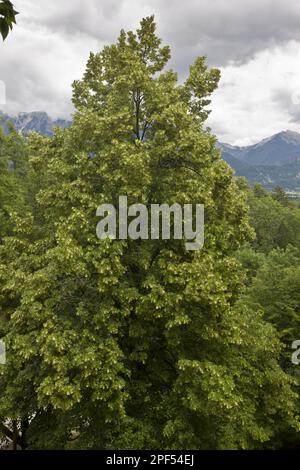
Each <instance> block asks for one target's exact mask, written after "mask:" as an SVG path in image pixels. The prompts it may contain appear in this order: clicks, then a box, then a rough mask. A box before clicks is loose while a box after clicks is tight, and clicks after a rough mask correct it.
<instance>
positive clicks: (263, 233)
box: [248, 185, 300, 253]
mask: <svg viewBox="0 0 300 470" xmlns="http://www.w3.org/2000/svg"><path fill="white" fill-rule="evenodd" d="M248 201H249V205H250V220H251V225H252V227H253V228H254V229H255V232H256V239H255V242H254V247H255V249H257V250H258V251H262V252H264V253H268V252H269V251H271V250H272V249H273V248H277V247H278V248H286V247H287V246H288V245H289V244H292V245H293V246H296V247H298V248H300V211H299V209H298V208H297V207H295V206H294V205H292V204H289V203H288V201H287V200H286V196H285V194H284V193H281V192H280V194H279V192H278V191H277V192H275V193H273V194H271V195H270V194H269V193H267V192H266V191H264V190H263V188H262V187H260V186H259V185H257V186H256V187H255V188H254V191H253V193H252V192H250V193H249V198H248Z"/></svg>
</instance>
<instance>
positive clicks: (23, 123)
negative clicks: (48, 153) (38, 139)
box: [0, 111, 71, 136]
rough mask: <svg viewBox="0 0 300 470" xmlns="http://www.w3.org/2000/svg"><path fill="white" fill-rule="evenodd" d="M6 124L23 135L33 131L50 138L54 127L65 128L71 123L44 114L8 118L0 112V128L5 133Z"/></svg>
mask: <svg viewBox="0 0 300 470" xmlns="http://www.w3.org/2000/svg"><path fill="white" fill-rule="evenodd" d="M8 122H11V123H12V124H13V125H14V127H15V128H16V130H17V131H18V132H20V133H21V134H23V135H27V134H28V133H29V132H32V131H35V132H39V133H40V134H43V135H48V136H51V135H52V134H53V128H54V127H61V128H63V129H64V128H66V127H69V126H70V124H71V122H70V121H67V120H65V119H56V120H53V119H51V118H50V117H49V116H48V114H47V113H45V112H39V111H37V112H32V113H19V114H18V115H17V116H15V117H13V116H8V115H7V114H3V113H2V112H1V111H0V127H2V129H4V131H5V132H7V130H8Z"/></svg>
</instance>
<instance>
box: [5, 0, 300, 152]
mask: <svg viewBox="0 0 300 470" xmlns="http://www.w3.org/2000/svg"><path fill="white" fill-rule="evenodd" d="M14 3H15V7H16V9H17V10H18V11H19V12H20V15H19V16H18V25H17V26H16V27H15V28H14V30H13V33H12V34H11V35H10V36H9V37H8V38H7V40H6V41H5V43H4V44H0V48H1V50H0V57H1V68H0V80H2V81H3V82H4V83H5V84H6V104H5V105H1V109H2V110H3V111H4V112H7V113H10V114H16V113H18V112H21V111H46V112H47V113H48V114H50V115H51V116H52V117H55V118H56V117H63V118H68V117H70V114H71V113H72V104H71V83H72V82H73V80H74V79H77V78H81V76H82V74H83V72H84V68H85V63H86V60H87V58H88V55H89V52H90V51H91V50H92V51H97V50H100V49H101V48H102V47H103V45H105V44H108V43H111V42H113V41H115V39H116V37H117V35H118V33H119V30H120V29H121V28H124V29H126V30H129V29H136V27H137V26H138V23H139V20H140V19H141V18H142V17H144V16H148V15H150V14H153V13H154V14H155V16H156V21H157V23H158V33H159V35H160V36H161V37H162V38H163V40H164V42H165V43H166V44H169V45H170V46H171V48H172V61H171V63H170V66H172V68H174V69H176V70H177V71H178V72H179V74H180V77H181V78H184V77H185V75H186V74H187V71H188V67H189V65H190V64H191V63H192V62H193V61H194V59H195V57H196V56H198V55H204V54H205V55H207V57H208V62H209V64H210V65H211V66H217V67H219V68H220V69H221V72H222V80H221V84H220V87H219V89H218V91H217V92H216V93H215V94H214V97H213V102H212V113H211V116H210V118H209V121H208V124H209V126H210V127H211V128H212V130H213V131H214V133H216V134H217V136H218V137H219V139H220V140H221V141H224V142H228V143H232V144H239V145H244V144H249V143H252V142H257V141H258V140H260V139H262V138H264V137H267V136H269V135H271V134H274V133H276V132H280V131H282V130H287V129H291V130H295V131H298V132H300V2H299V0H288V1H286V0H185V1H183V0H168V1H166V0H15V1H14Z"/></svg>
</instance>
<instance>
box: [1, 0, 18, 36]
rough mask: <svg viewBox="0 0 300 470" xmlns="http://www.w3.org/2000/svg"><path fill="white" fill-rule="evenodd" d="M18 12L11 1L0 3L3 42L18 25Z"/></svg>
mask: <svg viewBox="0 0 300 470" xmlns="http://www.w3.org/2000/svg"><path fill="white" fill-rule="evenodd" d="M17 14H18V12H17V11H16V10H15V9H14V6H13V4H12V3H11V2H10V1H9V0H2V1H0V34H1V36H2V38H3V40H5V39H6V37H7V36H8V33H9V31H10V30H11V29H12V28H13V25H14V24H15V23H16V15H17Z"/></svg>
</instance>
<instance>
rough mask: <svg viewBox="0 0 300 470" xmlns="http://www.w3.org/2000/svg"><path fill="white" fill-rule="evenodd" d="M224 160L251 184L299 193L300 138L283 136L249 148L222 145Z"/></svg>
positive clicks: (289, 134)
mask: <svg viewBox="0 0 300 470" xmlns="http://www.w3.org/2000/svg"><path fill="white" fill-rule="evenodd" d="M218 146H219V147H220V148H221V150H222V157H223V158H224V160H226V161H227V162H228V163H229V165H230V166H231V167H232V168H233V169H234V170H235V173H236V175H237V176H245V177H246V178H247V179H249V181H251V182H259V183H261V184H263V185H264V186H265V187H266V188H268V189H272V188H274V187H275V186H277V185H280V186H283V187H284V188H285V189H287V190H297V191H300V134H298V133H297V132H292V131H285V132H280V133H278V134H275V135H273V136H272V137H269V138H267V139H264V140H262V141H261V142H259V143H257V144H255V145H250V146H248V147H238V146H234V145H229V144H224V143H220V144H218Z"/></svg>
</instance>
